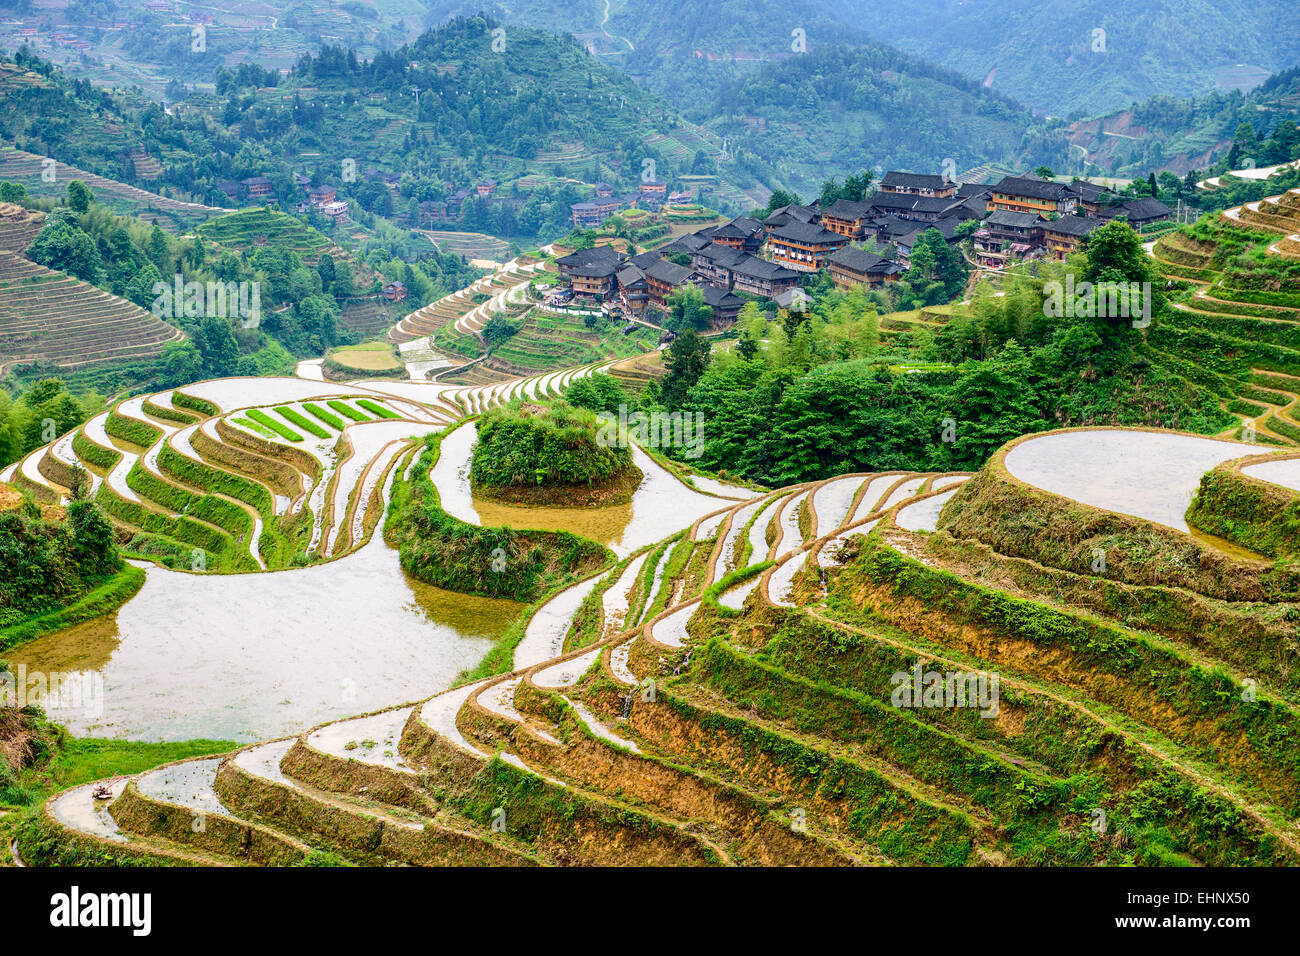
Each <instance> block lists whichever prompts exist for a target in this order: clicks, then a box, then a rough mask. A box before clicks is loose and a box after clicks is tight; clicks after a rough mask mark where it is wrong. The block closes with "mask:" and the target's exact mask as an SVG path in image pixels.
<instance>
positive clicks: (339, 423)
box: [302, 402, 343, 432]
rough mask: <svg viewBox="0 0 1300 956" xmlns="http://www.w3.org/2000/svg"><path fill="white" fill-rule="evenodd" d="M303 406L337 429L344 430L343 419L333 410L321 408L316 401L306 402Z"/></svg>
mask: <svg viewBox="0 0 1300 956" xmlns="http://www.w3.org/2000/svg"><path fill="white" fill-rule="evenodd" d="M302 407H303V408H304V409H305V410H306V411H308V412H310V413H311V414H312V415H314V416H315V417H316V418H318V419H320V420H321V421H322V422H324V423H325V424H326V425H328V426H329V427H330V428H333V429H334V430H335V431H340V432H341V431H343V419H341V418H339V417H338V416H337V415H335V414H332V413H331V412H327V411H325V409H323V408H321V407H320V406H319V405H317V404H316V403H315V402H305V403H304V404H303V406H302Z"/></svg>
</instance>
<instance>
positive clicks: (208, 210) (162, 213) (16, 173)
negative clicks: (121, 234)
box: [0, 146, 226, 233]
mask: <svg viewBox="0 0 1300 956" xmlns="http://www.w3.org/2000/svg"><path fill="white" fill-rule="evenodd" d="M74 179H79V180H81V181H82V182H83V183H85V184H86V185H87V186H89V187H90V189H91V191H92V192H93V193H94V194H95V198H96V199H97V200H99V201H100V202H102V203H104V204H105V205H106V206H108V207H109V208H110V209H112V210H113V211H114V212H117V213H122V214H125V215H131V216H135V217H136V218H139V219H143V220H145V221H146V222H156V223H158V225H159V226H161V227H162V228H163V229H166V230H168V231H169V232H176V233H182V232H188V231H189V230H190V229H192V228H193V227H194V226H195V225H197V224H198V223H201V222H203V221H204V220H206V219H208V218H210V217H212V216H215V215H220V214H222V213H224V212H226V210H224V209H221V208H218V207H216V206H205V205H203V204H202V203H194V202H187V201H185V200H183V199H174V198H172V197H170V196H163V195H160V194H158V193H152V192H147V191H145V190H143V189H140V188H138V187H136V186H129V185H127V184H126V183H121V182H118V181H117V180H115V179H108V178H106V177H104V176H99V175H97V174H95V173H91V172H87V171H86V170H84V169H78V168H77V167H75V166H69V165H67V164H66V163H61V162H57V161H55V160H53V159H51V158H50V157H48V156H41V155H39V154H37V153H29V152H26V151H24V150H21V149H15V148H13V147H11V146H4V147H2V148H0V180H8V181H9V182H13V183H22V185H23V186H24V187H26V189H27V191H28V192H29V193H31V194H32V195H34V196H54V197H61V196H62V195H63V194H64V193H65V192H66V190H67V188H68V183H70V182H72V180H74Z"/></svg>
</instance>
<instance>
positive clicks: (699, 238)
mask: <svg viewBox="0 0 1300 956" xmlns="http://www.w3.org/2000/svg"><path fill="white" fill-rule="evenodd" d="M710 243H711V240H710V239H709V237H708V236H706V235H704V234H703V233H699V232H693V233H688V234H687V235H685V236H682V237H681V238H679V239H676V240H674V241H673V242H670V243H668V245H666V246H661V247H660V248H659V251H660V252H662V253H664V254H667V253H670V252H687V253H693V252H695V251H696V250H697V249H703V248H704V247H705V246H707V245H709V244H710Z"/></svg>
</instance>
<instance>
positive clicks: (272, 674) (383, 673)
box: [6, 537, 523, 740]
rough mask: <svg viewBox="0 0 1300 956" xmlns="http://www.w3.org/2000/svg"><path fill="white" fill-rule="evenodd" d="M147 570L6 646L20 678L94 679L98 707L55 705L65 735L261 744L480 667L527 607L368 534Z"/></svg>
mask: <svg viewBox="0 0 1300 956" xmlns="http://www.w3.org/2000/svg"><path fill="white" fill-rule="evenodd" d="M147 574H148V578H147V580H146V582H145V585H144V588H143V589H142V590H141V592H140V593H139V594H138V595H137V596H136V597H135V598H133V599H132V600H130V601H129V602H127V604H126V605H125V606H123V607H122V608H121V609H120V610H119V611H118V612H117V613H116V614H115V615H109V616H106V617H104V618H100V619H98V620H95V621H91V622H88V623H86V624H82V625H79V626H77V627H74V628H69V629H68V630H65V631H62V632H59V633H57V634H53V635H50V636H49V637H46V638H42V639H40V640H37V641H34V642H33V643H31V644H28V645H26V646H25V647H23V648H21V649H19V650H17V651H14V652H11V653H9V654H7V655H6V656H7V657H8V658H9V659H10V660H12V661H13V663H14V664H15V665H17V664H25V665H26V666H27V670H28V673H29V674H30V673H31V672H33V671H42V672H46V673H48V672H52V671H59V672H68V671H92V672H95V673H97V674H99V675H101V676H102V678H103V683H104V693H103V701H102V713H98V714H97V713H95V710H96V709H99V708H95V707H84V706H83V707H81V708H78V709H68V708H64V709H59V710H55V711H53V712H52V713H51V717H52V718H53V719H55V720H57V721H59V722H60V723H63V724H65V725H67V726H68V727H69V729H71V730H72V732H73V733H76V734H79V735H92V736H108V737H119V738H129V739H133V740H184V739H187V738H191V737H213V738H222V739H234V740H259V739H264V738H267V737H275V736H279V735H282V734H288V733H292V732H297V731H301V730H304V729H306V728H308V727H310V726H312V725H314V724H317V723H320V722H322V721H326V720H330V719H333V718H337V717H343V716H347V715H350V714H357V713H364V712H366V711H370V710H376V709H378V708H380V707H386V706H391V705H392V704H393V703H394V702H396V701H404V700H415V699H418V698H421V697H426V696H428V695H430V694H432V693H434V692H436V691H438V690H441V689H443V688H445V687H448V686H449V685H450V684H451V681H452V679H453V678H454V677H455V676H456V674H457V673H458V672H460V671H461V670H462V669H464V668H467V667H471V666H473V665H474V664H475V663H477V662H478V660H479V659H480V658H482V656H483V655H484V654H485V653H486V652H487V650H488V649H489V647H490V646H491V641H492V640H493V639H495V638H496V637H498V636H499V635H500V634H501V633H502V632H503V631H504V630H505V628H506V626H507V625H508V624H509V623H510V621H511V620H513V619H514V617H515V616H516V615H517V614H518V613H519V612H520V611H521V610H522V607H523V606H522V605H520V604H518V603H516V602H513V601H500V600H491V599H487V598H476V597H469V596H466V595H460V594H453V593H451V592H448V591H442V590H440V589H438V588H435V587H432V586H431V585H428V584H423V583H421V582H418V581H414V580H412V579H410V578H408V577H407V576H406V575H405V574H404V573H403V572H402V570H401V567H400V566H399V564H398V560H397V552H395V551H393V550H392V549H390V548H389V547H388V546H387V545H385V544H384V543H383V541H382V540H380V539H379V538H378V537H376V538H375V539H373V540H372V541H371V542H370V544H368V545H367V546H366V547H365V548H363V549H362V550H360V551H359V552H357V553H356V554H354V555H350V556H349V557H346V558H343V559H341V560H339V561H335V562H331V563H328V564H322V565H317V566H315V567H309V568H302V569H296V570H290V571H278V572H275V573H271V574H245V575H212V576H203V575H189V574H182V573H179V572H174V571H169V570H167V569H165V568H156V567H152V566H151V567H149V568H148V571H147Z"/></svg>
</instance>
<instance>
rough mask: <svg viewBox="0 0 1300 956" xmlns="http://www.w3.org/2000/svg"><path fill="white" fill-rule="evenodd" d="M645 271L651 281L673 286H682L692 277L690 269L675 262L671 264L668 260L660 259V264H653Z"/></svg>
mask: <svg viewBox="0 0 1300 956" xmlns="http://www.w3.org/2000/svg"><path fill="white" fill-rule="evenodd" d="M643 271H644V272H645V274H646V275H647V276H649V277H650V278H651V279H655V280H657V281H659V282H666V283H667V284H668V285H672V286H678V285H682V284H683V283H684V282H686V280H687V279H689V278H690V277H691V270H690V269H688V268H686V267H685V266H679V265H678V264H677V263H675V262H669V261H668V260H667V259H660V260H659V261H658V262H654V263H651V264H650V265H649V266H647V267H646V268H645V269H644V270H643Z"/></svg>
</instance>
